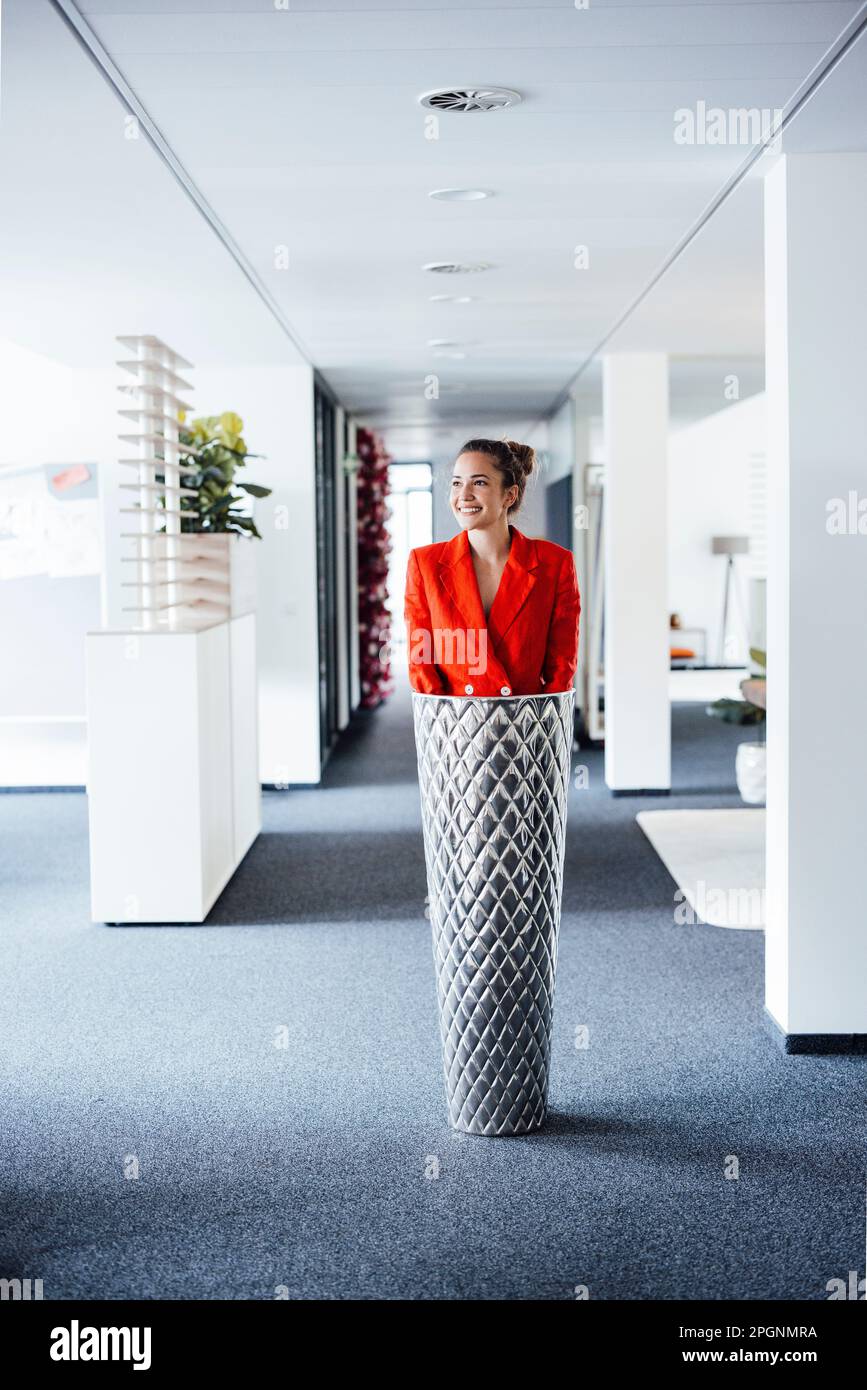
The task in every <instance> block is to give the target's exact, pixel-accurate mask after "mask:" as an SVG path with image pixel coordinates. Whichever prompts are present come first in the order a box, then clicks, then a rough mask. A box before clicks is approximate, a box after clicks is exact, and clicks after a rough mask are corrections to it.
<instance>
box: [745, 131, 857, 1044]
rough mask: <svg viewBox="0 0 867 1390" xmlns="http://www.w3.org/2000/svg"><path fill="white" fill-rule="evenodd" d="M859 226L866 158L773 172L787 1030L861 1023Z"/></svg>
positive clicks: (773, 802)
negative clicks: (839, 520) (837, 521)
mask: <svg viewBox="0 0 867 1390" xmlns="http://www.w3.org/2000/svg"><path fill="white" fill-rule="evenodd" d="M865 226H867V155H864V154H829V155H824V154H808V155H792V156H785V157H783V158H781V159H780V160H779V161H778V162H777V164H776V165H775V166H774V167H773V168H772V169H771V171H770V173H769V174H768V176H767V179H766V183H765V299H766V306H765V307H766V355H767V367H766V381H767V397H768V584H767V593H768V637H767V649H768V725H767V742H768V796H767V943H766V956H765V961H766V965H765V1003H766V1007H767V1010H768V1013H769V1014H770V1016H771V1018H772V1019H773V1020H774V1021H775V1022H776V1023H777V1024H778V1025H779V1027H780V1028H781V1029H782V1030H783V1032H784V1033H785V1034H786V1035H788V1037H789V1038H790V1039H794V1038H797V1037H799V1036H803V1035H806V1034H814V1035H815V1034H837V1035H851V1034H855V1033H861V1034H865V1033H867V990H865V988H864V982H865V979H867V913H865V907H864V902H865V885H867V878H865V865H867V849H865V831H867V738H865V735H864V708H865V702H867V388H865V380H867V314H865V312H864V306H865V303H867V264H865V257H864V228H865ZM850 494H852V497H851V498H850ZM834 499H839V500H840V503H841V507H840V508H838V509H837V511H838V512H840V511H842V513H843V525H842V529H843V534H836V533H834V520H833V516H834V511H835V508H834ZM859 500H860V506H861V513H860V525H861V531H860V533H859V531H858V521H859V514H858V502H859ZM847 1041H848V1039H844V1038H840V1039H839V1042H838V1044H831V1045H830V1046H837V1045H839V1046H843V1047H845V1046H846V1045H847ZM788 1045H789V1046H797V1044H795V1043H789V1044H788ZM807 1045H809V1044H807ZM813 1045H816V1044H815V1043H814V1044H813Z"/></svg>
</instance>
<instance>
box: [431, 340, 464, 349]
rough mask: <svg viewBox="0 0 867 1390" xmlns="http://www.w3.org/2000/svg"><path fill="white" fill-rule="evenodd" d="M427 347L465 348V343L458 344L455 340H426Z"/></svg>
mask: <svg viewBox="0 0 867 1390" xmlns="http://www.w3.org/2000/svg"><path fill="white" fill-rule="evenodd" d="M427 345H428V347H437V348H457V347H466V343H461V342H458V341H457V339H455V338H428V340H427Z"/></svg>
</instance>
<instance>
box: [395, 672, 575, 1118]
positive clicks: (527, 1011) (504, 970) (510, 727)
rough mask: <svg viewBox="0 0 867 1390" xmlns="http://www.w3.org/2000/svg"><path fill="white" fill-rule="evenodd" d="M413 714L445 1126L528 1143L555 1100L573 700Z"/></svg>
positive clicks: (441, 703)
mask: <svg viewBox="0 0 867 1390" xmlns="http://www.w3.org/2000/svg"><path fill="white" fill-rule="evenodd" d="M412 700H413V718H414V722H415V739H416V752H417V755H418V773H419V785H420V789H421V808H422V824H423V829H424V847H425V861H426V866H427V881H428V896H429V902H430V916H431V926H432V929H433V949H434V962H435V965H436V974H437V994H438V999H439V1010H440V1031H441V1035H442V1043H443V1065H444V1070H445V1083H446V1100H447V1103H448V1113H449V1122H450V1124H451V1125H452V1127H453V1128H455V1129H459V1130H464V1131H465V1132H467V1133H470V1134H487V1135H496V1134H525V1133H527V1132H528V1131H530V1130H533V1129H537V1128H538V1127H539V1126H540V1125H541V1124H542V1122H543V1120H544V1118H545V1108H546V1105H547V1099H548V1063H549V1057H550V1048H551V1021H552V1009H553V1001H554V974H555V969H556V964H557V935H558V931H559V926H560V904H561V900H562V894H563V854H564V847H565V828H566V802H567V791H568V784H569V769H570V762H571V750H572V702H573V692H572V691H571V690H569V691H565V692H563V693H562V694H552V695H541V696H513V697H511V698H508V699H493V698H492V699H484V698H454V697H448V696H439V695H420V694H417V693H415V692H414V693H413V697H412Z"/></svg>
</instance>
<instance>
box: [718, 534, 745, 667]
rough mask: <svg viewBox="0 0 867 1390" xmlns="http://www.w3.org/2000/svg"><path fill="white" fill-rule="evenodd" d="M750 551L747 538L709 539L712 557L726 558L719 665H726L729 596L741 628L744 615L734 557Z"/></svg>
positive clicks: (724, 537)
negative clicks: (736, 608) (732, 598)
mask: <svg viewBox="0 0 867 1390" xmlns="http://www.w3.org/2000/svg"><path fill="white" fill-rule="evenodd" d="M749 549H750V538H749V536H713V537H712V538H711V551H712V553H713V554H714V555H725V557H726V582H725V590H724V593H723V612H722V627H721V628H720V637H719V664H720V666H726V665H728V663H727V661H726V633H727V631H728V621H729V602H730V599H731V594H732V592H734V596H735V599H736V600H737V606H738V611H739V613H740V620H741V625H742V626H743V621H744V613H743V607H742V605H741V600H740V595H739V593H738V586H737V579H736V576H735V556H736V555H747V554H749Z"/></svg>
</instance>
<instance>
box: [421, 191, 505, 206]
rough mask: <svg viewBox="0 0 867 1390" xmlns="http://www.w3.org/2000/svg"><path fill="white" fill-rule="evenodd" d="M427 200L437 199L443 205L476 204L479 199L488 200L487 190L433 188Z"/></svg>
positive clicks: (489, 192)
mask: <svg viewBox="0 0 867 1390" xmlns="http://www.w3.org/2000/svg"><path fill="white" fill-rule="evenodd" d="M427 196H428V197H429V198H439V199H440V201H441V202H443V203H476V202H478V200H479V199H480V198H490V196H491V190H490V189H489V188H434V189H433V190H432V191H431V192H430V193H429V194H428V195H427Z"/></svg>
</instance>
